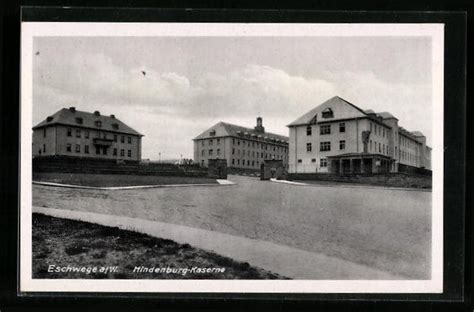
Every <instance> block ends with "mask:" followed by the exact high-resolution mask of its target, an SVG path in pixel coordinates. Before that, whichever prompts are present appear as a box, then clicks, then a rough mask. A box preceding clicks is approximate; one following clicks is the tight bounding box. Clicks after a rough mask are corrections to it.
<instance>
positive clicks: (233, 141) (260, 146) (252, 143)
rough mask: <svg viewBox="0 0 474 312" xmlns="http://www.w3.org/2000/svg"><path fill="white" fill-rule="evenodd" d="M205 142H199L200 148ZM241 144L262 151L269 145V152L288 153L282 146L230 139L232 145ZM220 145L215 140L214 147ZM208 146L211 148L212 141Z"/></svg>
mask: <svg viewBox="0 0 474 312" xmlns="http://www.w3.org/2000/svg"><path fill="white" fill-rule="evenodd" d="M205 141H206V140H202V141H201V145H202V146H205ZM241 143H242V145H243V146H245V145H247V147H256V148H262V149H265V150H268V147H269V145H270V150H271V149H272V147H273V151H277V152H280V151H281V152H286V151H288V148H287V147H283V146H275V145H273V144H265V143H260V142H254V141H245V140H236V139H234V138H233V139H232V145H238V146H240V145H241ZM220 144H221V139H216V145H220ZM208 145H209V146H213V145H214V140H213V139H210V140H208Z"/></svg>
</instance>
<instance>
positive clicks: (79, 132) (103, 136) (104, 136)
mask: <svg viewBox="0 0 474 312" xmlns="http://www.w3.org/2000/svg"><path fill="white" fill-rule="evenodd" d="M44 130H45V131H44V132H43V136H44V137H46V128H44ZM75 133H76V138H80V137H82V130H79V129H78V130H76V131H75ZM97 135H98V138H100V139H108V136H107V133H105V132H98V133H97ZM67 136H68V137H72V129H71V128H68V129H67ZM84 138H86V139H88V138H89V131H88V130H84ZM112 139H113V141H114V142H118V135H117V134H114V135H113V136H112ZM120 143H125V136H124V135H121V136H120ZM127 143H128V144H132V137H131V136H128V137H127Z"/></svg>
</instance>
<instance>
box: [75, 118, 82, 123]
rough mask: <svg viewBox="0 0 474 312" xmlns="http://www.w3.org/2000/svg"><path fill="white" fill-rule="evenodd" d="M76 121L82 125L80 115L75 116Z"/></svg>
mask: <svg viewBox="0 0 474 312" xmlns="http://www.w3.org/2000/svg"><path fill="white" fill-rule="evenodd" d="M76 123H78V124H80V125H82V118H81V117H76Z"/></svg>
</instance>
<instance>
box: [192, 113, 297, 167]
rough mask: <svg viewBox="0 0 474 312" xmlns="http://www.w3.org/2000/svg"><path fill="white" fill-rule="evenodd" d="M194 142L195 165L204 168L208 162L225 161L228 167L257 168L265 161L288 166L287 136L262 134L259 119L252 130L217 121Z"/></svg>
mask: <svg viewBox="0 0 474 312" xmlns="http://www.w3.org/2000/svg"><path fill="white" fill-rule="evenodd" d="M193 141H194V162H196V163H198V164H200V165H201V166H204V167H206V166H207V165H208V161H209V159H225V160H226V161H227V166H228V167H230V168H240V169H254V170H258V169H260V165H261V164H262V163H263V161H264V160H266V159H278V160H282V161H283V164H285V165H286V164H288V137H285V136H282V135H278V134H273V133H268V132H265V128H264V127H263V123H262V118H261V117H258V118H257V125H256V126H255V128H253V129H252V128H246V127H241V126H236V125H232V124H228V123H225V122H219V123H217V124H216V125H214V126H212V127H211V128H209V129H207V130H206V131H204V132H203V133H201V134H200V135H198V136H197V137H196V138H194V139H193Z"/></svg>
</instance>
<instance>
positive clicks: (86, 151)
mask: <svg viewBox="0 0 474 312" xmlns="http://www.w3.org/2000/svg"><path fill="white" fill-rule="evenodd" d="M83 147H84V154H89V145H84V146H83ZM66 151H67V152H72V144H69V143H68V144H67V145H66ZM74 151H75V152H76V153H80V152H81V145H80V144H75V149H74ZM43 152H46V150H45V146H44V145H43ZM95 153H96V155H100V154H102V155H107V153H108V151H107V148H106V147H100V146H96V147H95ZM112 155H113V156H118V149H116V148H114V149H113V150H112ZM120 156H122V157H124V156H125V150H124V149H120ZM127 156H128V157H132V150H127Z"/></svg>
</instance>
